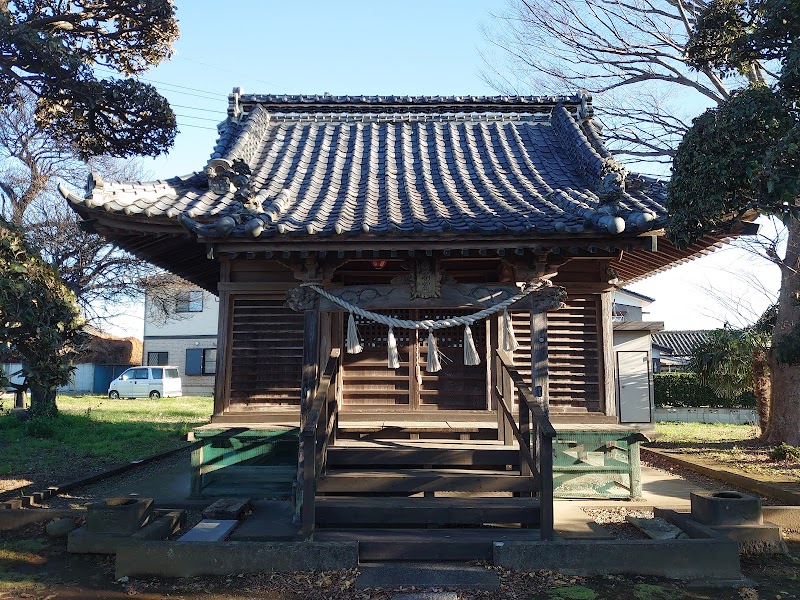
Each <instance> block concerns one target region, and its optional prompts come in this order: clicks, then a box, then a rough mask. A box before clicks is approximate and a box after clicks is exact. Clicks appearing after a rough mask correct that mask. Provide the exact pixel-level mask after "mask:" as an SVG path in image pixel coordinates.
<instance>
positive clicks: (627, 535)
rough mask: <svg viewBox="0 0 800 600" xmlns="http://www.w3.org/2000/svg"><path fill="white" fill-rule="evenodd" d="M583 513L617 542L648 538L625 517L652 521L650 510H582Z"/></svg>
mask: <svg viewBox="0 0 800 600" xmlns="http://www.w3.org/2000/svg"><path fill="white" fill-rule="evenodd" d="M583 512H585V513H586V514H587V515H589V516H590V517H591V518H592V519H594V522H595V523H597V524H599V525H602V526H603V529H605V530H606V531H608V532H609V533H610V534H612V535H613V536H614V537H616V538H617V539H618V540H646V539H648V537H647V536H646V535H645V534H644V533H643V532H642V531H640V530H639V529H637V528H636V527H634V526H633V525H631V524H630V523H628V522H627V521H626V520H625V517H627V516H628V515H632V516H634V517H639V518H640V519H652V518H653V511H652V510H637V509H635V508H630V507H623V506H621V507H619V508H617V507H612V508H584V509H583Z"/></svg>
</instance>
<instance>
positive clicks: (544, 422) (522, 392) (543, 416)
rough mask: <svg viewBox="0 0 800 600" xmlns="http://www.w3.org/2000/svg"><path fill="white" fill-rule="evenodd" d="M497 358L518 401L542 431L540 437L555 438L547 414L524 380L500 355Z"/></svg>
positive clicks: (554, 432) (554, 431)
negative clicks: (529, 412) (522, 403)
mask: <svg viewBox="0 0 800 600" xmlns="http://www.w3.org/2000/svg"><path fill="white" fill-rule="evenodd" d="M497 357H498V358H499V359H500V364H501V365H502V366H503V370H504V371H505V372H506V373H508V376H509V377H511V381H513V382H514V385H515V386H516V388H517V392H519V398H520V400H523V401H524V402H525V404H526V405H527V407H528V410H529V411H531V414H532V415H533V418H534V419H536V422H537V424H538V425H539V427H540V428H541V430H542V435H545V436H547V437H550V438H555V437H556V430H555V429H554V428H553V424H552V423H551V422H550V417H548V416H547V413H546V412H544V410H543V409H542V407H541V406H540V405H539V402H538V401H537V400H536V397H535V396H534V395H533V392H531V388H530V387H529V386H528V384H527V383H525V379H524V378H523V377H522V375H520V374H519V371H517V370H516V369H514V368H513V367H511V366H509V365H508V363H507V362H506V361H505V360H504V359H503V357H502V356H500V354H497Z"/></svg>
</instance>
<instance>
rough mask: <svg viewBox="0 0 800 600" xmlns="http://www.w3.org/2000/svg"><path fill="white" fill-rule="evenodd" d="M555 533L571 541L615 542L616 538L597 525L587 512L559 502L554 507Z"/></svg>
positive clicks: (575, 506) (573, 505)
mask: <svg viewBox="0 0 800 600" xmlns="http://www.w3.org/2000/svg"><path fill="white" fill-rule="evenodd" d="M553 512H554V521H555V525H554V526H555V532H556V534H557V535H558V536H559V537H560V538H563V539H570V540H581V539H587V540H613V539H614V536H613V535H612V534H611V532H609V531H608V530H607V529H605V528H604V527H603V526H602V525H599V524H598V523H595V522H594V520H592V518H591V517H590V516H589V515H587V514H586V512H585V511H584V510H583V509H582V508H581V507H580V506H577V505H575V504H571V503H568V502H557V503H555V505H554V507H553Z"/></svg>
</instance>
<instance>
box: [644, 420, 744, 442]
mask: <svg viewBox="0 0 800 600" xmlns="http://www.w3.org/2000/svg"><path fill="white" fill-rule="evenodd" d="M656 431H657V432H658V434H659V437H658V439H657V440H656V442H655V444H654V445H656V446H663V445H676V446H683V447H691V446H695V445H698V444H708V443H718V444H723V443H730V444H734V443H736V442H743V441H747V440H752V439H755V437H756V429H755V427H753V426H752V425H727V424H722V423H666V422H660V423H656Z"/></svg>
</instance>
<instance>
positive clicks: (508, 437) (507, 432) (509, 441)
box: [502, 367, 514, 446]
mask: <svg viewBox="0 0 800 600" xmlns="http://www.w3.org/2000/svg"><path fill="white" fill-rule="evenodd" d="M502 369H503V370H502V376H503V377H502V379H503V400H504V401H505V403H506V406H507V407H508V410H509V411H510V412H511V414H510V415H508V418H504V419H503V444H505V445H506V446H512V445H513V444H514V430H513V429H512V427H511V423H510V422H509V421H510V420H511V419H513V418H514V384H513V381H512V380H511V374H510V373H509V372H508V369H506V368H505V367H502ZM504 416H505V415H504Z"/></svg>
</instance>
